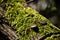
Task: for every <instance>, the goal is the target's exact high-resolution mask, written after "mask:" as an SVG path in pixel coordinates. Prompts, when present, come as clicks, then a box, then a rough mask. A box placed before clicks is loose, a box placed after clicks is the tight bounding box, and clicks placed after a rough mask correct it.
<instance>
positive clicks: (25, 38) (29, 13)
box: [5, 0, 60, 40]
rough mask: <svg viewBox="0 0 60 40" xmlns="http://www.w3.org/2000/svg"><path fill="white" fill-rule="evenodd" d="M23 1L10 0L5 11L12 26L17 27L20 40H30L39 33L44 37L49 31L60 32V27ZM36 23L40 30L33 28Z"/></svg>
mask: <svg viewBox="0 0 60 40" xmlns="http://www.w3.org/2000/svg"><path fill="white" fill-rule="evenodd" d="M21 2H22V1H21V0H20V2H19V1H18V2H17V1H15V0H8V1H7V3H6V6H7V11H6V13H5V17H6V19H8V21H9V22H10V23H11V26H12V28H14V29H16V31H17V35H18V37H19V39H20V40H30V39H31V37H33V36H36V35H38V34H39V35H40V36H41V37H43V36H45V35H47V34H49V33H55V32H60V29H59V28H57V27H55V26H54V25H53V24H52V23H51V22H50V21H49V20H48V19H46V18H45V17H43V16H42V15H41V14H39V13H38V12H37V11H35V10H33V9H31V8H30V7H26V8H24V7H23V5H22V3H21ZM43 22H45V23H43ZM44 24H45V25H44ZM34 25H36V26H37V27H38V30H37V31H38V32H36V31H35V30H33V29H32V28H33V27H32V26H34Z"/></svg>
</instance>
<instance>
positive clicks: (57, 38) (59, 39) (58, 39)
mask: <svg viewBox="0 0 60 40" xmlns="http://www.w3.org/2000/svg"><path fill="white" fill-rule="evenodd" d="M45 40H60V34H57V35H55V34H53V35H52V36H51V37H47V38H46V39H45Z"/></svg>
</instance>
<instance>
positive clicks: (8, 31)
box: [0, 23, 18, 40]
mask: <svg viewBox="0 0 60 40" xmlns="http://www.w3.org/2000/svg"><path fill="white" fill-rule="evenodd" d="M0 31H1V32H2V33H3V34H4V35H6V36H7V37H8V38H9V39H10V40H17V39H18V37H17V34H16V32H15V31H14V30H12V28H11V27H9V26H8V25H7V24H4V23H2V24H1V23H0ZM4 35H3V36H4Z"/></svg>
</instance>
